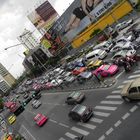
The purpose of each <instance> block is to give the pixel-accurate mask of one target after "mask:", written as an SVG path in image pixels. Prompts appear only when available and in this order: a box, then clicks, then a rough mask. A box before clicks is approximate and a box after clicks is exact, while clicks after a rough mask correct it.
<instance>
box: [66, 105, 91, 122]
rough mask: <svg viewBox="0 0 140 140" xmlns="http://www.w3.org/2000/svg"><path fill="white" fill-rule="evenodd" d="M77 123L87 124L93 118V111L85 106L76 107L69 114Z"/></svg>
mask: <svg viewBox="0 0 140 140" xmlns="http://www.w3.org/2000/svg"><path fill="white" fill-rule="evenodd" d="M68 116H69V117H70V118H71V119H72V120H75V121H81V122H87V121H88V120H89V119H90V118H91V117H92V116H93V110H92V108H90V107H87V106H84V105H80V104H78V105H76V106H75V107H74V108H73V109H72V110H71V111H70V112H69V114H68Z"/></svg>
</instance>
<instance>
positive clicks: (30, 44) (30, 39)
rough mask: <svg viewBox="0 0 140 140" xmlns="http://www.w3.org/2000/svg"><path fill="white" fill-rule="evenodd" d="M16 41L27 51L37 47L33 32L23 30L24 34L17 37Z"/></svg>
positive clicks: (37, 43) (37, 42)
mask: <svg viewBox="0 0 140 140" xmlns="http://www.w3.org/2000/svg"><path fill="white" fill-rule="evenodd" d="M18 40H19V41H20V42H21V43H22V44H23V45H24V47H25V48H27V49H33V48H35V47H38V46H39V41H38V39H37V38H36V37H35V36H34V35H33V32H30V31H29V30H27V29H25V30H24V32H23V33H22V34H21V35H20V36H19V37H18Z"/></svg>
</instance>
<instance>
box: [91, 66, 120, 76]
mask: <svg viewBox="0 0 140 140" xmlns="http://www.w3.org/2000/svg"><path fill="white" fill-rule="evenodd" d="M118 70H119V68H118V66H117V65H113V64H109V65H106V64H104V65H102V66H100V67H99V68H97V69H96V70H94V71H93V74H94V75H98V74H101V76H103V77H108V76H112V75H114V74H115V73H117V72H118Z"/></svg>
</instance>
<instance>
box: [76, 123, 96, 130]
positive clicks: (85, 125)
mask: <svg viewBox="0 0 140 140" xmlns="http://www.w3.org/2000/svg"><path fill="white" fill-rule="evenodd" d="M77 124H78V125H80V126H83V127H86V128H89V129H92V130H94V129H95V128H96V126H95V125H91V124H88V123H81V122H79V123H77Z"/></svg>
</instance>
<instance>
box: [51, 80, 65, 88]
mask: <svg viewBox="0 0 140 140" xmlns="http://www.w3.org/2000/svg"><path fill="white" fill-rule="evenodd" d="M62 83H63V80H62V79H54V80H52V81H51V84H52V85H53V87H56V86H60V85H61V84H62Z"/></svg>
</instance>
